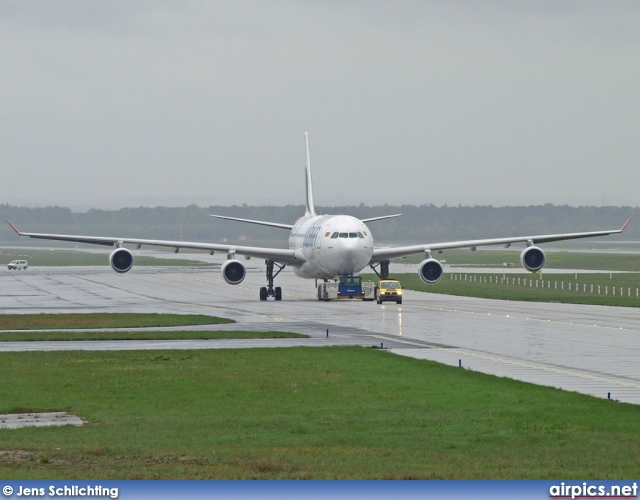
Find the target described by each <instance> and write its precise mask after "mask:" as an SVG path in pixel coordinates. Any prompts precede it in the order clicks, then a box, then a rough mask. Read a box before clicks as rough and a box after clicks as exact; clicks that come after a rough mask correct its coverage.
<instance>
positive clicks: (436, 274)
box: [418, 259, 444, 285]
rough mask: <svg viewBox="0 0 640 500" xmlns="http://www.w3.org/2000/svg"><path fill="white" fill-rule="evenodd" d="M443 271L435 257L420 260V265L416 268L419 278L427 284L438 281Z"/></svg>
mask: <svg viewBox="0 0 640 500" xmlns="http://www.w3.org/2000/svg"><path fill="white" fill-rule="evenodd" d="M443 272H444V269H443V268H442V264H440V262H439V261H437V260H436V259H425V260H423V261H422V262H420V267H419V268H418V274H419V275H420V279H421V280H422V281H424V282H425V283H426V284H428V285H433V284H434V283H437V282H438V281H440V278H442V273H443Z"/></svg>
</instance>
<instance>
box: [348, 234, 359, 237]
mask: <svg viewBox="0 0 640 500" xmlns="http://www.w3.org/2000/svg"><path fill="white" fill-rule="evenodd" d="M357 237H358V233H349V238H357Z"/></svg>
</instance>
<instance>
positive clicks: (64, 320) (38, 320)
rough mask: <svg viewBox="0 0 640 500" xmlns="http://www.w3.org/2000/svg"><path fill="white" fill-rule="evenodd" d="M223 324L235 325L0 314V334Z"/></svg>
mask: <svg viewBox="0 0 640 500" xmlns="http://www.w3.org/2000/svg"><path fill="white" fill-rule="evenodd" d="M226 323H235V321H234V320H232V319H227V318H218V317H216V316H205V315H202V314H139V313H89V314H76V313H73V314H0V330H57V329H77V328H78V329H79V328H153V327H163V326H190V325H219V324H226Z"/></svg>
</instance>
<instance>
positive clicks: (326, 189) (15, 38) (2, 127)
mask: <svg viewBox="0 0 640 500" xmlns="http://www.w3.org/2000/svg"><path fill="white" fill-rule="evenodd" d="M639 24H640V2H637V1H635V0H634V1H616V2H610V1H601V2H594V1H579V2H578V1H562V0H552V1H541V0H537V1H522V0H520V1H517V2H513V1H506V0H505V1H444V0H443V1H424V0H416V1H393V2H392V1H370V0H367V1H364V0H363V1H343V0H341V1H332V0H315V1H311V0H308V1H302V0H301V1H270V0H260V1H242V0H240V1H238V0H233V1H185V0H180V1H163V0H153V1H140V0H138V1H130V0H127V1H114V0H108V1H61V0H57V1H55V2H52V1H49V0H47V1H34V0H32V1H28V2H27V1H22V0H20V1H14V0H3V1H2V2H1V3H0V58H1V61H2V70H1V71H0V94H1V102H2V105H1V108H0V109H1V110H2V112H1V113H0V134H1V137H2V139H1V142H0V144H1V147H0V158H1V161H2V179H1V180H0V203H9V204H11V205H27V206H46V205H59V206H70V207H72V208H74V209H76V210H84V209H87V208H92V207H93V208H121V207H126V206H133V207H136V206H157V205H165V206H186V205H189V204H192V203H196V204H198V205H200V206H209V205H220V204H223V205H231V204H243V203H247V204H249V205H255V204H270V205H284V204H303V203H304V192H303V186H304V171H303V168H304V162H305V149H304V132H305V131H308V132H309V137H310V146H311V164H312V166H313V180H314V194H315V201H316V204H318V205H325V206H326V205H342V204H356V205H357V204H360V203H361V202H362V203H365V204H368V205H381V204H385V203H388V204H403V203H411V204H425V203H426V204H429V203H433V204H435V205H438V206H440V205H444V204H447V205H458V204H460V205H477V204H481V205H494V206H501V205H532V204H533V205H538V204H545V203H554V204H561V205H564V204H568V205H574V206H579V205H595V206H600V205H603V204H607V205H631V206H638V205H639V204H640V203H639V201H638V200H639V197H640V189H639V185H640V182H639V181H640V29H638V25H639Z"/></svg>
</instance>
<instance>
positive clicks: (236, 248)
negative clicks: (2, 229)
mask: <svg viewBox="0 0 640 500" xmlns="http://www.w3.org/2000/svg"><path fill="white" fill-rule="evenodd" d="M5 221H6V222H7V224H9V225H10V226H11V228H12V229H13V230H14V231H15V232H16V233H17V234H19V235H20V236H26V237H29V238H37V239H42V240H58V241H73V242H75V243H90V244H93V245H105V246H116V247H119V246H122V245H123V244H131V245H137V246H138V248H140V247H142V245H150V246H157V247H169V248H173V249H174V251H175V252H176V253H178V252H179V251H180V249H181V248H189V249H193V250H206V251H208V252H211V253H213V252H221V253H227V254H235V255H244V256H248V257H255V258H258V259H265V260H273V261H275V262H279V263H282V264H287V265H290V266H293V267H299V266H301V265H302V264H304V262H305V261H306V259H305V258H304V256H303V254H302V252H296V251H295V250H290V249H281V248H267V247H250V246H241V245H223V244H217V243H197V242H189V241H170V240H142V239H138V238H118V237H108V236H76V235H69V234H46V233H23V232H20V231H18V229H17V228H16V227H15V226H14V225H13V224H11V222H9V221H8V220H6V219H5Z"/></svg>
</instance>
